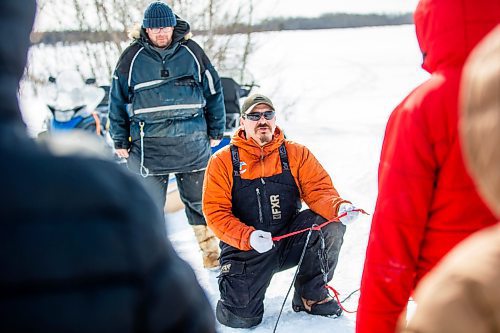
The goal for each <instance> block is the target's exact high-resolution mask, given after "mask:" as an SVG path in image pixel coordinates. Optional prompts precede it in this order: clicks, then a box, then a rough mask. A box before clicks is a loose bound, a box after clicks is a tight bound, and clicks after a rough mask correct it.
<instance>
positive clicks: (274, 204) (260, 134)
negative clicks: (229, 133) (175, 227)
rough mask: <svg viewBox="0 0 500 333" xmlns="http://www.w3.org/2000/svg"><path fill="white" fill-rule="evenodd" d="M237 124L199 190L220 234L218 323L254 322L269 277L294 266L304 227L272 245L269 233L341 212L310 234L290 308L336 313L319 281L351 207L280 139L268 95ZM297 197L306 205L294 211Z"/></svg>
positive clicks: (301, 151) (311, 162) (251, 100)
mask: <svg viewBox="0 0 500 333" xmlns="http://www.w3.org/2000/svg"><path fill="white" fill-rule="evenodd" d="M240 125H241V126H240V128H239V129H238V130H237V131H236V133H235V134H234V135H233V137H232V139H231V144H230V145H228V146H227V147H224V148H222V149H221V150H219V151H218V152H217V153H215V154H214V155H213V156H212V158H211V159H210V161H209V164H208V167H207V172H206V175H205V183H204V191H203V212H204V213H205V216H206V218H207V222H208V225H209V227H210V228H211V229H212V230H213V231H214V233H215V234H216V235H217V237H219V238H220V240H221V243H220V244H221V256H220V261H221V274H220V276H219V290H220V300H219V302H218V303H217V309H216V317H217V319H218V321H219V322H220V323H221V324H224V325H226V326H230V327H236V328H248V327H252V326H256V325H258V324H260V322H261V321H262V317H263V314H264V297H265V293H266V290H267V287H268V286H269V283H270V282H271V278H272V277H273V275H274V274H275V273H277V272H280V271H283V270H286V269H289V268H291V267H294V266H297V264H298V263H299V259H300V256H301V254H302V251H303V248H304V246H305V244H306V240H307V233H302V234H298V235H295V236H293V237H290V238H285V239H283V240H281V241H279V242H275V243H274V242H273V240H272V237H273V236H281V235H284V234H287V233H290V232H293V231H297V230H301V229H305V228H310V227H311V226H313V225H320V224H322V223H324V222H325V221H327V220H332V219H334V218H336V217H337V216H339V215H343V214H344V213H345V215H343V216H342V217H341V218H340V222H339V221H334V223H330V224H327V225H326V226H325V227H323V228H322V229H321V233H320V232H319V231H314V232H312V233H311V238H310V240H309V242H308V246H307V251H306V252H305V256H304V259H303V262H302V265H301V266H300V269H299V273H298V277H297V280H296V282H295V292H294V296H293V301H292V307H293V310H294V311H305V312H307V313H309V314H313V315H323V316H330V315H336V316H339V315H340V314H341V313H342V310H341V308H340V307H339V305H338V303H337V301H336V300H335V299H333V298H332V297H330V296H329V295H328V290H327V289H326V284H327V283H328V281H330V280H331V279H332V278H333V273H334V270H335V267H336V266H337V261H338V256H339V252H340V249H341V247H342V243H343V237H344V233H345V230H346V226H345V225H347V224H349V223H352V222H354V220H356V219H357V217H358V214H359V211H358V210H357V209H356V208H355V207H354V206H353V205H352V204H351V203H349V202H348V201H346V200H344V199H342V198H341V197H340V196H339V194H338V193H337V190H336V189H335V188H334V187H333V184H332V180H331V178H330V176H329V175H328V174H327V172H326V171H325V169H324V168H323V166H322V165H321V164H320V163H319V162H318V160H317V159H316V158H315V157H314V156H313V154H312V153H311V152H310V151H309V149H307V148H306V147H304V146H303V145H300V144H298V143H295V142H292V141H290V140H286V139H285V137H284V134H283V131H282V130H281V129H280V128H279V127H278V126H276V111H275V108H274V106H273V103H272V102H271V100H270V99H269V98H268V97H266V96H263V95H260V94H255V95H252V96H250V97H248V98H247V99H246V101H245V102H244V103H243V106H242V109H241V119H240ZM302 200H304V201H305V202H306V204H307V205H308V207H309V208H310V209H306V210H303V211H300V209H301V206H302V202H301V201H302ZM320 235H323V237H324V238H322V237H320ZM323 239H324V242H323Z"/></svg>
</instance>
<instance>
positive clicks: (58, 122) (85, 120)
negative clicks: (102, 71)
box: [40, 71, 109, 143]
mask: <svg viewBox="0 0 500 333" xmlns="http://www.w3.org/2000/svg"><path fill="white" fill-rule="evenodd" d="M95 82H96V81H95V79H93V78H90V79H87V80H85V81H84V80H83V79H82V77H81V75H80V74H79V73H78V72H77V71H64V72H61V73H60V74H59V75H58V76H57V77H52V76H51V77H49V86H48V87H47V91H46V94H47V107H48V109H49V110H50V116H49V117H48V118H47V119H46V120H45V124H44V127H45V128H46V132H42V133H41V134H40V135H41V136H44V135H47V134H50V133H51V132H58V131H69V130H83V131H87V132H90V133H94V134H96V135H98V136H100V137H103V138H105V141H106V142H108V143H109V138H108V123H109V121H108V92H109V86H100V87H98V86H96V84H95Z"/></svg>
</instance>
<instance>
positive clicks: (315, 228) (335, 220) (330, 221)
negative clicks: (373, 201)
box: [272, 208, 370, 242]
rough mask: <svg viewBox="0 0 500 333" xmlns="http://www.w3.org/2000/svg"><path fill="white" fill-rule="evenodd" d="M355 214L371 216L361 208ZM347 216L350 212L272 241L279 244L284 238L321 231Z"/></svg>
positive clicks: (274, 238)
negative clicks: (310, 231)
mask: <svg viewBox="0 0 500 333" xmlns="http://www.w3.org/2000/svg"><path fill="white" fill-rule="evenodd" d="M353 212H360V213H362V214H366V215H370V214H368V213H367V212H365V211H364V210H363V209H361V208H358V209H354V210H353ZM347 214H348V212H346V213H343V214H341V215H339V216H337V217H334V218H333V219H331V220H328V221H326V222H324V223H322V224H320V225H318V226H312V227H310V228H305V229H302V230H297V231H294V232H290V233H288V234H284V235H281V236H276V237H273V238H272V240H273V242H279V241H280V240H282V239H284V238H287V237H291V236H295V235H298V234H301V233H303V232H306V231H309V230H311V229H312V230H319V229H321V228H323V227H324V226H325V225H327V224H330V223H332V222H340V218H341V217H344V216H346V215H347Z"/></svg>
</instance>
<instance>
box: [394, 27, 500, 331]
mask: <svg viewBox="0 0 500 333" xmlns="http://www.w3.org/2000/svg"><path fill="white" fill-rule="evenodd" d="M461 97H462V98H461V101H462V119H461V126H460V130H461V135H462V142H463V146H464V156H465V160H466V163H467V165H468V166H469V169H470V171H471V174H472V175H473V178H474V180H475V183H476V185H477V186H478V189H479V192H480V194H481V195H482V196H483V198H484V200H485V201H486V203H487V204H488V205H489V207H490V208H491V209H492V210H493V212H494V213H495V215H496V217H497V218H498V219H500V173H499V170H500V149H499V148H498V147H499V145H500V25H499V26H497V28H496V29H495V30H494V31H493V32H492V33H490V34H489V35H488V36H487V37H486V38H485V39H484V40H483V41H482V42H481V44H479V45H478V46H477V48H475V49H474V51H473V53H472V54H471V57H470V58H469V60H468V61H467V64H466V66H465V69H464V75H463V80H462V89H461ZM499 267H500V225H498V224H497V225H495V226H493V227H490V228H488V229H485V230H483V231H480V232H477V233H475V234H474V235H472V236H471V237H469V238H468V239H466V240H465V241H464V242H462V243H461V244H460V245H459V246H457V247H456V248H455V249H454V250H453V251H451V252H450V253H449V254H448V255H447V256H446V257H445V258H444V259H443V261H442V262H441V263H440V264H439V265H438V266H436V268H435V269H434V270H433V271H431V273H429V275H428V276H427V277H426V278H425V279H424V280H423V281H422V283H421V284H420V285H419V287H418V288H417V290H416V292H415V300H416V302H417V308H416V311H415V313H414V314H413V316H412V317H411V319H410V320H409V323H408V326H407V327H405V322H406V321H405V318H401V320H400V327H401V330H400V332H405V333H417V332H418V333H431V332H439V333H470V332H474V333H498V332H500V283H499V281H500V269H499Z"/></svg>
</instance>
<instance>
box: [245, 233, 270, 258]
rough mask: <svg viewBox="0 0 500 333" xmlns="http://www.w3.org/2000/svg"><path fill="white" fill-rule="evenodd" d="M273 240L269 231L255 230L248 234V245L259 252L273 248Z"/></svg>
mask: <svg viewBox="0 0 500 333" xmlns="http://www.w3.org/2000/svg"><path fill="white" fill-rule="evenodd" d="M273 245H274V243H273V240H272V235H271V233H270V232H267V231H262V230H255V231H254V232H252V233H251V234H250V246H251V247H252V248H253V249H254V250H255V251H257V252H259V253H264V252H267V251H269V250H270V249H272V248H273Z"/></svg>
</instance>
